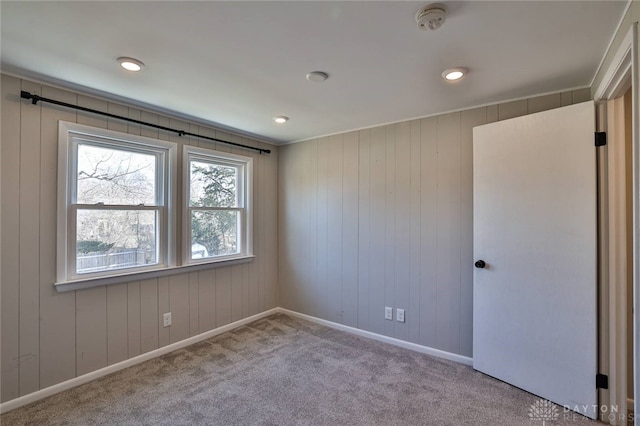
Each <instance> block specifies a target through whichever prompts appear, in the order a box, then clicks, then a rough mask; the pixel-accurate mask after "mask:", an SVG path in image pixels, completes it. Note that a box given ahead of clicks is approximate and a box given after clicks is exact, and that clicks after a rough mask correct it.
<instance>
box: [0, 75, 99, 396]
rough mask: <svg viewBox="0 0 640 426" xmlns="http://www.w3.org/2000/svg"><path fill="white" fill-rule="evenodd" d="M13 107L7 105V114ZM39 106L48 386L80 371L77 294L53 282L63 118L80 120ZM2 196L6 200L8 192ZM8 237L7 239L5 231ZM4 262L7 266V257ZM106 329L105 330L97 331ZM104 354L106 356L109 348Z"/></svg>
mask: <svg viewBox="0 0 640 426" xmlns="http://www.w3.org/2000/svg"><path fill="white" fill-rule="evenodd" d="M42 96H44V97H47V98H53V99H57V100H60V101H63V102H67V103H71V104H74V103H76V102H77V95H76V94H74V93H71V92H67V91H65V90H61V89H54V88H51V87H47V86H43V87H42ZM4 100H5V99H3V101H4ZM18 102H20V101H17V100H16V101H15V104H13V103H12V104H10V105H7V106H6V107H7V108H13V107H15V105H18ZM7 108H5V107H3V108H2V114H3V116H4V114H5V111H6V110H7ZM39 108H40V109H41V115H40V117H41V119H40V123H41V127H40V388H45V387H48V386H51V385H53V384H56V383H60V382H63V381H65V380H68V379H71V378H73V377H75V375H76V294H75V292H68V293H57V292H56V290H55V288H54V287H53V283H54V282H55V280H56V254H55V253H56V215H55V214H51V212H55V211H56V205H57V196H56V194H57V178H58V176H57V170H58V121H59V120H64V121H71V122H75V121H76V113H75V111H73V110H69V109H67V108H62V107H60V108H58V107H54V106H48V105H47V106H42V105H40V106H39ZM3 144H4V141H3ZM2 197H3V199H4V197H5V194H4V192H3V193H2ZM3 204H4V203H3ZM3 229H4V228H3ZM2 238H3V239H4V234H3V236H2ZM4 255H5V253H4V251H3V256H4ZM2 263H3V265H2V267H3V268H4V267H5V262H4V261H3V262H2ZM100 332H101V330H97V331H96V333H100ZM105 349H106V348H105ZM104 357H105V359H106V350H105V353H104Z"/></svg>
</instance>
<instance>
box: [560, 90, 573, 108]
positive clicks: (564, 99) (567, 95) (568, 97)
mask: <svg viewBox="0 0 640 426" xmlns="http://www.w3.org/2000/svg"><path fill="white" fill-rule="evenodd" d="M572 103H573V94H572V93H571V92H563V93H560V106H567V105H571V104H572Z"/></svg>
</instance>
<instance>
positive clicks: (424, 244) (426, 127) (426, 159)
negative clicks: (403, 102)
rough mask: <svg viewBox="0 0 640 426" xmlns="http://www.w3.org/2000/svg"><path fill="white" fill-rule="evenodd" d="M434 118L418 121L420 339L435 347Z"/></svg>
mask: <svg viewBox="0 0 640 426" xmlns="http://www.w3.org/2000/svg"><path fill="white" fill-rule="evenodd" d="M437 128H438V119H437V117H432V118H425V119H422V120H420V141H421V145H420V166H421V168H420V312H419V318H420V340H419V343H420V344H422V345H426V346H430V347H437V346H436V318H437V314H436V309H437V306H438V287H437V284H438V281H437V275H438V245H437V241H438V240H437V236H438V226H439V224H438V168H439V164H438V138H437Z"/></svg>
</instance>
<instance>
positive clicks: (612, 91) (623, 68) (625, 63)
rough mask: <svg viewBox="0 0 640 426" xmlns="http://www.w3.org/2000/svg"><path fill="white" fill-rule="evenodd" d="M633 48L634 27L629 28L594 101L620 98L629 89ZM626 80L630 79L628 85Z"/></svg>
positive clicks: (596, 91)
mask: <svg viewBox="0 0 640 426" xmlns="http://www.w3.org/2000/svg"><path fill="white" fill-rule="evenodd" d="M632 47H633V26H631V28H629V31H628V32H627V34H626V35H625V37H624V39H623V40H622V43H621V44H620V47H619V48H618V50H617V52H616V54H615V55H614V57H613V59H612V60H611V66H610V67H609V68H608V69H607V71H606V72H605V74H604V76H603V77H602V81H601V82H600V85H599V86H598V87H597V88H596V90H595V94H594V96H593V99H594V100H595V101H600V100H606V99H612V98H615V97H618V96H620V95H622V94H624V92H625V91H626V89H628V87H625V85H626V84H628V83H630V82H631V80H630V77H631V75H630V74H631V73H630V69H631V59H632V54H631V49H632ZM625 78H626V79H629V82H628V83H625V81H624V80H625Z"/></svg>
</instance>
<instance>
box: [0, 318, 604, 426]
mask: <svg viewBox="0 0 640 426" xmlns="http://www.w3.org/2000/svg"><path fill="white" fill-rule="evenodd" d="M537 399H538V398H536V397H535V396H533V395H531V394H528V393H526V392H524V391H522V390H519V389H516V388H514V387H511V386H509V385H507V384H505V383H503V382H500V381H498V380H495V379H492V378H490V377H487V376H485V375H483V374H480V373H478V372H475V371H474V370H473V369H471V368H470V367H466V366H463V365H460V364H457V363H454V362H450V361H445V360H441V359H439V358H434V357H431V356H428V355H424V354H420V353H416V352H413V351H409V350H405V349H401V348H397V347H395V346H391V345H387V344H384V343H380V342H376V341H372V340H368V339H364V338H360V337H357V336H353V335H350V334H347V333H344V332H340V331H336V330H332V329H329V328H326V327H323V326H319V325H316V324H312V323H309V322H307V321H302V320H299V319H296V318H291V317H289V316H286V315H274V316H271V317H269V318H266V319H263V320H260V321H257V322H254V323H252V324H249V325H248V326H245V327H241V328H238V329H236V330H234V331H232V332H228V333H225V334H222V335H220V336H217V337H215V338H212V339H209V340H206V341H204V342H201V343H199V344H196V345H193V346H190V347H188V348H185V349H181V350H178V351H175V352H172V353H170V354H167V355H165V356H163V357H161V358H157V359H153V360H151V361H147V362H145V363H143V364H139V365H137V366H135V367H131V368H129V369H126V370H123V371H120V372H118V373H115V374H112V375H110V376H107V377H104V378H102V379H99V380H96V381H94V382H91V383H88V384H86V385H83V386H80V387H78V388H74V389H71V390H69V391H66V392H63V393H61V394H58V395H55V396H52V397H50V398H47V399H45V400H42V401H39V402H36V403H33V404H31V405H28V406H26V407H23V408H20V409H17V410H14V411H11V412H9V413H6V414H4V415H2V416H1V417H0V422H1V424H2V426H9V425H509V426H513V425H530V426H534V425H542V421H541V420H537V421H534V420H531V419H530V418H529V413H530V410H529V409H530V407H531V404H532V403H534V402H535V401H536V400H537ZM558 408H559V407H558ZM583 424H590V425H594V424H595V423H594V422H591V421H589V420H588V419H586V418H584V417H582V416H579V415H575V416H573V415H572V416H570V418H565V413H563V410H562V409H560V408H559V416H558V419H557V420H552V421H547V422H546V425H548V426H555V425H583Z"/></svg>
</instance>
